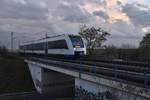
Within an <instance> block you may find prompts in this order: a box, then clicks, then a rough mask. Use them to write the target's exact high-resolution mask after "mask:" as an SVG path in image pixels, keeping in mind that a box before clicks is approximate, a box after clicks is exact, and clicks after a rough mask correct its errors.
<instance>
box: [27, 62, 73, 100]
mask: <svg viewBox="0 0 150 100" xmlns="http://www.w3.org/2000/svg"><path fill="white" fill-rule="evenodd" d="M28 67H29V70H30V73H31V76H32V79H33V82H34V86H35V88H36V90H37V92H38V93H40V94H43V95H49V96H50V97H52V98H53V97H54V98H55V97H68V96H70V97H72V96H74V78H73V77H71V76H68V75H65V74H62V73H58V72H56V71H52V70H49V69H45V68H42V67H41V66H38V65H35V64H28Z"/></svg>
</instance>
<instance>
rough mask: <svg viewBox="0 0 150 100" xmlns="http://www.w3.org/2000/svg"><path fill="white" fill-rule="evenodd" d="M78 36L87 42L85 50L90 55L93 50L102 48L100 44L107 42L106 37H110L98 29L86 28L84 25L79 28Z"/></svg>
mask: <svg viewBox="0 0 150 100" xmlns="http://www.w3.org/2000/svg"><path fill="white" fill-rule="evenodd" d="M79 34H80V35H81V36H82V37H83V38H84V39H85V40H86V41H87V48H88V49H89V53H90V54H91V53H92V51H93V50H94V49H95V48H99V47H102V43H103V42H105V41H106V40H107V39H106V36H108V35H110V34H109V33H108V32H106V31H104V30H102V29H101V28H100V27H99V28H95V27H90V28H88V27H87V26H86V25H83V26H81V28H80V31H79Z"/></svg>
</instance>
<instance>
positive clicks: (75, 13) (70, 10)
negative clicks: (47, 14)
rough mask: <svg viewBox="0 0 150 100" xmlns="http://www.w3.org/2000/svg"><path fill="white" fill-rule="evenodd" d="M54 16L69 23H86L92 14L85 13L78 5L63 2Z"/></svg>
mask: <svg viewBox="0 0 150 100" xmlns="http://www.w3.org/2000/svg"><path fill="white" fill-rule="evenodd" d="M52 16H54V17H57V18H59V19H62V20H64V21H69V22H73V23H74V22H77V23H85V22H88V21H89V20H90V19H89V16H90V14H88V13H87V12H83V11H82V10H81V9H80V7H79V6H78V5H74V4H70V3H69V2H62V3H61V4H60V5H59V6H58V7H57V8H56V10H55V11H54V12H53V14H52Z"/></svg>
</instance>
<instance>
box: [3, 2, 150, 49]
mask: <svg viewBox="0 0 150 100" xmlns="http://www.w3.org/2000/svg"><path fill="white" fill-rule="evenodd" d="M83 24H86V25H88V26H95V27H101V28H103V29H104V30H106V31H108V32H109V33H111V36H110V37H108V41H107V42H106V44H109V45H111V44H113V45H116V46H120V45H122V44H131V45H135V46H138V44H139V41H140V40H141V39H142V36H143V35H144V34H145V32H147V31H150V0H0V44H5V45H6V46H8V47H10V32H14V43H15V44H16V46H17V45H18V43H19V42H24V41H28V40H35V39H39V38H41V37H44V36H45V34H46V33H48V35H55V34H69V33H71V34H77V33H78V31H79V27H80V26H81V25H83Z"/></svg>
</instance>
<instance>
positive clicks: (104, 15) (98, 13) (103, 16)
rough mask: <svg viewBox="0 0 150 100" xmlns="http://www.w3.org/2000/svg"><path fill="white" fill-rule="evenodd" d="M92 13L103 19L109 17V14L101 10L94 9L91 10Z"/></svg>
mask: <svg viewBox="0 0 150 100" xmlns="http://www.w3.org/2000/svg"><path fill="white" fill-rule="evenodd" d="M93 14H94V15H95V16H99V17H102V18H104V19H108V18H109V16H108V15H107V14H106V13H105V12H103V11H95V12H93Z"/></svg>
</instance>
